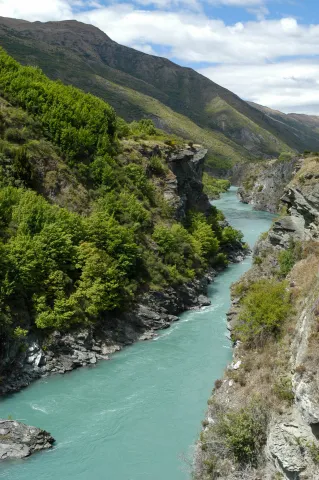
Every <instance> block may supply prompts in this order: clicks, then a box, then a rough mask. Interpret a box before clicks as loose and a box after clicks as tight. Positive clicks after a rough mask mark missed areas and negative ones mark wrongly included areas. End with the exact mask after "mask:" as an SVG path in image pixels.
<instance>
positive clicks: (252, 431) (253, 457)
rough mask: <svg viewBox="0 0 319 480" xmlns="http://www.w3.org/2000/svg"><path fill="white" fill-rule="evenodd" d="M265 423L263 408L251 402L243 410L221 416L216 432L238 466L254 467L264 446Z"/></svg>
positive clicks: (256, 402) (266, 421)
mask: <svg viewBox="0 0 319 480" xmlns="http://www.w3.org/2000/svg"><path fill="white" fill-rule="evenodd" d="M267 423H268V415H267V410H266V408H265V406H264V405H263V404H262V403H261V402H260V401H257V400H253V401H252V402H251V403H250V404H248V405H247V406H246V407H245V408H241V409H240V410H238V411H231V412H229V413H226V414H224V415H222V416H221V417H220V418H219V419H218V423H217V427H216V430H217V433H218V434H219V435H220V437H221V439H222V440H223V441H224V443H225V444H226V446H227V447H228V449H229V450H230V452H231V453H232V454H233V455H234V457H235V460H236V461H237V462H238V463H239V464H241V465H248V464H251V465H254V466H256V464H257V461H258V457H259V455H260V454H261V451H262V448H263V447H264V445H265V444H266V440H267Z"/></svg>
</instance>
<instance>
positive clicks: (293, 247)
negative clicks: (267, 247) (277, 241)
mask: <svg viewBox="0 0 319 480" xmlns="http://www.w3.org/2000/svg"><path fill="white" fill-rule="evenodd" d="M301 255H302V247H301V244H300V242H294V241H293V239H292V238H291V239H290V242H289V247H288V248H287V250H283V251H281V252H280V253H279V255H278V262H279V266H280V275H282V276H284V277H285V276H287V275H288V273H289V272H290V270H291V269H292V268H293V266H294V265H295V263H296V262H297V261H298V260H300V258H301Z"/></svg>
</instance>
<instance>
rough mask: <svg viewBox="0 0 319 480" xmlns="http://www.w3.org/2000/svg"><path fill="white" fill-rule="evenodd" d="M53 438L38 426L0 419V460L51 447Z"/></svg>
mask: <svg viewBox="0 0 319 480" xmlns="http://www.w3.org/2000/svg"><path fill="white" fill-rule="evenodd" d="M53 443H54V438H53V437H52V436H51V435H50V433H48V432H46V431H45V430H41V429H40V428H36V427H30V426H28V425H25V424H24V423H20V422H17V421H15V420H0V460H6V459H19V458H25V457H28V456H29V455H31V454H32V453H34V452H37V451H40V450H46V449H48V448H51V447H52V445H53Z"/></svg>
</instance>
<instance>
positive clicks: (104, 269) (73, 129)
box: [0, 50, 241, 339]
mask: <svg viewBox="0 0 319 480" xmlns="http://www.w3.org/2000/svg"><path fill="white" fill-rule="evenodd" d="M0 66H1V69H0V93H1V95H2V96H3V97H5V98H6V100H3V99H1V98H0V169H1V180H0V225H1V233H0V250H1V260H0V262H1V273H0V307H1V308H0V310H1V313H0V329H1V336H2V338H3V337H5V336H8V335H11V336H14V337H16V338H20V339H23V337H24V336H25V335H27V333H28V332H29V330H30V329H32V328H40V329H49V330H50V329H59V330H66V329H69V328H71V327H72V326H77V325H88V324H94V323H96V322H99V321H101V320H103V319H104V318H105V313H106V312H108V311H113V310H123V309H126V308H128V307H129V305H130V302H132V300H133V299H134V298H135V296H136V295H137V294H138V293H139V292H140V291H145V290H146V289H150V288H151V289H152V288H154V289H163V288H165V287H167V286H169V285H177V284H179V283H181V282H186V281H189V280H192V279H194V278H195V277H196V276H197V275H200V274H201V273H202V272H203V270H204V269H205V268H207V266H208V265H213V264H216V263H223V264H226V263H227V258H226V256H225V253H224V251H227V248H228V247H229V245H230V244H233V243H235V242H238V241H239V240H240V239H241V234H240V233H239V232H237V231H236V230H234V229H232V228H231V227H227V229H224V230H223V229H222V228H221V227H220V223H219V222H220V220H221V219H222V218H223V217H222V215H221V214H220V212H218V210H217V209H216V208H214V207H211V211H210V213H209V215H208V216H207V217H206V216H204V215H203V214H201V213H199V212H189V214H188V217H187V219H186V221H185V224H181V223H179V222H177V221H176V220H175V219H174V217H173V213H174V212H173V211H172V208H171V207H170V206H169V205H168V204H167V202H166V201H165V199H164V196H163V191H162V189H161V188H162V187H161V185H162V184H163V180H164V179H165V177H166V176H167V175H170V171H169V169H168V166H167V164H166V162H165V158H162V153H161V152H162V150H160V149H158V144H161V142H162V145H163V147H165V149H166V150H167V148H171V149H172V150H174V149H175V148H176V146H177V145H178V144H181V140H180V139H177V138H175V137H172V136H169V135H164V134H163V132H161V131H159V130H157V129H156V128H155V127H154V124H153V123H152V122H151V120H149V119H145V120H141V121H139V122H133V123H131V124H126V122H124V120H122V119H120V118H118V117H117V116H116V114H115V112H114V111H113V109H112V108H111V107H110V106H109V105H107V104H106V103H104V102H103V101H102V100H99V99H97V98H95V97H94V96H92V95H90V94H85V93H84V92H82V91H80V90H77V89H76V88H74V87H71V86H65V85H63V84H62V83H61V82H59V81H58V82H53V81H51V80H49V79H47V77H45V75H44V74H43V73H42V72H41V71H40V70H39V69H37V68H31V67H22V66H21V65H19V64H18V63H17V62H15V61H14V60H13V59H11V58H10V57H9V56H8V55H7V54H6V53H5V52H4V51H3V50H0ZM8 101H9V102H10V104H9V103H8ZM152 142H153V143H152ZM164 142H165V143H164ZM152 146H154V147H155V146H156V148H157V150H156V151H157V153H156V155H154V154H152V155H143V153H141V150H143V149H144V150H145V149H147V148H149V150H150V151H152V148H153V147H152ZM163 150H164V149H163ZM61 205H62V206H63V207H64V208H62V207H61ZM66 207H67V208H66Z"/></svg>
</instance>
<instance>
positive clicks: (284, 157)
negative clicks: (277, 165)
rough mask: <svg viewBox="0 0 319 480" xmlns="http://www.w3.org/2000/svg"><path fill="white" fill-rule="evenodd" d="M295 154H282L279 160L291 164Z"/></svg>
mask: <svg viewBox="0 0 319 480" xmlns="http://www.w3.org/2000/svg"><path fill="white" fill-rule="evenodd" d="M293 156H294V155H293V153H292V152H281V154H280V155H279V157H278V160H279V161H280V162H289V161H290V160H291V159H292V158H293Z"/></svg>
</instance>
